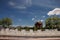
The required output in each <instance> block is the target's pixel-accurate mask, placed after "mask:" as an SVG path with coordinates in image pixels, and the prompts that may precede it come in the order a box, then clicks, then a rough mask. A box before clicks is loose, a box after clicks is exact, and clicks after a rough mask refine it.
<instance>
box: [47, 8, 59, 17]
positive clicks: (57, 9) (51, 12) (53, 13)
mask: <svg viewBox="0 0 60 40" xmlns="http://www.w3.org/2000/svg"><path fill="white" fill-rule="evenodd" d="M47 15H49V16H51V15H60V8H55V9H54V10H52V11H49V12H48V14H47Z"/></svg>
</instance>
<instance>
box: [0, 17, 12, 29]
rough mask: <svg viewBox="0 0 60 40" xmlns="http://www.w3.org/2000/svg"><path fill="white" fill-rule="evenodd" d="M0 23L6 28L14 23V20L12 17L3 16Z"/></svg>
mask: <svg viewBox="0 0 60 40" xmlns="http://www.w3.org/2000/svg"><path fill="white" fill-rule="evenodd" d="M0 25H2V26H3V27H4V28H7V27H9V25H12V20H11V19H10V18H3V19H1V20H0Z"/></svg>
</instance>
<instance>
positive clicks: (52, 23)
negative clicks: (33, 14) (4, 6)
mask: <svg viewBox="0 0 60 40" xmlns="http://www.w3.org/2000/svg"><path fill="white" fill-rule="evenodd" d="M0 25H2V27H3V28H10V29H18V30H22V29H26V30H27V31H28V30H30V29H33V30H34V31H36V30H39V29H41V30H44V29H59V28H60V18H59V17H57V16H54V17H49V18H47V19H46V21H45V27H43V23H42V22H41V21H38V22H36V23H35V24H34V27H27V26H26V27H21V26H17V27H12V26H10V25H12V19H10V18H3V19H1V20H0Z"/></svg>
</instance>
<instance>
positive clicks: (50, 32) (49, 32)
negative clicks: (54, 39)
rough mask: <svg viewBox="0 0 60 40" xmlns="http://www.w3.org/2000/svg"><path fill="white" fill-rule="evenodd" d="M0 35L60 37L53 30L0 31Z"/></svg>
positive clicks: (59, 33) (59, 32)
mask: <svg viewBox="0 0 60 40" xmlns="http://www.w3.org/2000/svg"><path fill="white" fill-rule="evenodd" d="M0 35H13V36H60V31H57V29H55V30H48V29H46V30H45V31H41V30H37V31H33V30H30V31H25V30H21V31H18V30H17V29H15V30H13V29H10V30H9V29H8V28H7V29H5V30H4V29H1V31H0Z"/></svg>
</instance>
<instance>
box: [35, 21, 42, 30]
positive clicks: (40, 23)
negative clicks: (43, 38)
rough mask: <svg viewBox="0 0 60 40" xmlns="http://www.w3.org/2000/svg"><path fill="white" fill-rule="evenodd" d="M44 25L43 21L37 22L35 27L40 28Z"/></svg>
mask: <svg viewBox="0 0 60 40" xmlns="http://www.w3.org/2000/svg"><path fill="white" fill-rule="evenodd" d="M42 26H43V24H42V22H41V21H39V22H36V23H35V27H36V28H38V29H39V28H42Z"/></svg>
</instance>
